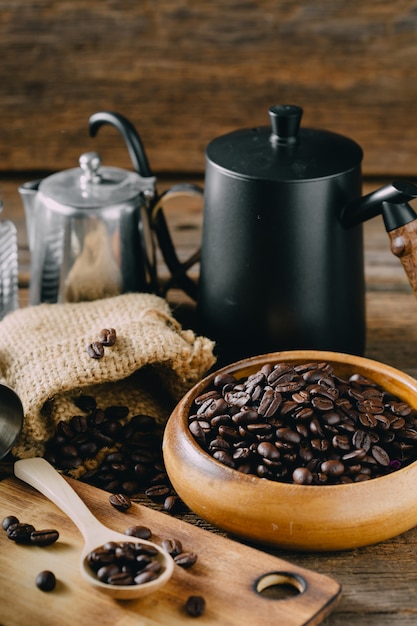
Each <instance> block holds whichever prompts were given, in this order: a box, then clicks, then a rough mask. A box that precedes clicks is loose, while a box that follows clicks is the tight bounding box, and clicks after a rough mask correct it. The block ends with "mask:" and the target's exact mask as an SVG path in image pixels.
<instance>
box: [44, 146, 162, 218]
mask: <svg viewBox="0 0 417 626" xmlns="http://www.w3.org/2000/svg"><path fill="white" fill-rule="evenodd" d="M79 164H80V167H78V168H72V169H69V170H63V171H61V172H57V173H55V174H52V175H51V176H48V177H47V178H44V179H43V180H42V182H41V183H40V186H39V191H41V192H42V193H43V194H44V196H46V197H47V198H50V199H52V200H54V201H56V202H58V203H59V204H60V205H63V206H68V207H71V208H80V209H93V208H101V207H106V206H114V205H116V204H121V203H123V202H129V201H132V200H133V199H134V198H136V197H137V196H138V194H139V193H140V192H144V191H145V190H147V189H149V190H152V189H153V184H154V182H155V178H154V177H146V178H145V177H142V176H140V175H139V174H137V173H136V172H130V171H128V170H124V169H121V168H118V167H109V166H105V167H104V166H102V165H101V158H100V156H99V155H98V154H97V152H86V153H84V154H82V155H81V156H80V159H79Z"/></svg>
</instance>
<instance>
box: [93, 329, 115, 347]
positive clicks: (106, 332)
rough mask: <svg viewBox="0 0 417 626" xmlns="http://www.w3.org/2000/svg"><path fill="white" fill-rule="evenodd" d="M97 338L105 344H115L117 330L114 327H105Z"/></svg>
mask: <svg viewBox="0 0 417 626" xmlns="http://www.w3.org/2000/svg"><path fill="white" fill-rule="evenodd" d="M97 339H98V341H99V342H100V343H102V344H103V346H114V344H115V343H116V331H115V330H114V328H103V329H102V330H100V332H99V334H98V336H97Z"/></svg>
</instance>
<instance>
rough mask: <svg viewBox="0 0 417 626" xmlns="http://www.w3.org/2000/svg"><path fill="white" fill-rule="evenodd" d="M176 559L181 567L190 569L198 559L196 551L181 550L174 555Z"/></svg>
mask: <svg viewBox="0 0 417 626" xmlns="http://www.w3.org/2000/svg"><path fill="white" fill-rule="evenodd" d="M174 561H175V563H176V564H177V565H179V566H180V567H183V568H184V569H188V568H190V567H192V566H193V565H194V563H195V562H196V561H197V555H196V554H195V553H194V552H180V554H177V555H176V556H174Z"/></svg>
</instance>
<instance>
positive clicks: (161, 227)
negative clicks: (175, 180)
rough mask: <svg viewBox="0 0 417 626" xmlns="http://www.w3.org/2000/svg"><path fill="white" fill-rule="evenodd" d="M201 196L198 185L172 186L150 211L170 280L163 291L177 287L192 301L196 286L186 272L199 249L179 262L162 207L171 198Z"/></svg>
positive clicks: (195, 261)
mask: <svg viewBox="0 0 417 626" xmlns="http://www.w3.org/2000/svg"><path fill="white" fill-rule="evenodd" d="M203 195H204V190H203V189H202V188H201V187H199V186H198V185H193V184H189V183H182V184H178V185H173V186H172V187H170V189H168V190H167V191H165V192H164V193H162V194H161V195H160V196H159V197H157V199H156V201H155V203H154V204H153V206H152V207H151V211H150V221H151V227H152V228H153V230H154V231H155V233H156V237H157V240H158V244H159V247H160V249H161V252H162V256H163V258H164V261H165V264H166V266H167V267H168V269H169V271H170V273H171V278H170V279H169V280H168V282H167V283H166V284H165V286H164V290H163V291H164V293H166V292H167V291H168V290H169V289H171V288H172V287H174V286H176V285H177V286H178V287H180V288H181V289H182V290H183V291H185V293H186V294H187V295H188V296H190V298H191V299H192V300H197V284H196V282H195V281H194V280H193V279H192V278H190V277H189V276H188V275H187V271H188V270H189V269H190V268H191V267H192V266H193V265H195V264H196V263H198V262H199V261H200V249H197V250H196V251H195V252H194V254H192V255H191V256H190V257H189V258H188V259H187V260H186V261H184V262H181V261H180V260H179V258H178V255H177V253H176V251H175V247H174V244H173V242H172V238H171V235H170V232H169V229H168V225H167V222H166V219H165V214H164V212H163V207H164V204H165V202H166V201H167V200H169V199H172V198H180V197H184V196H191V197H199V198H201V197H202V196H203Z"/></svg>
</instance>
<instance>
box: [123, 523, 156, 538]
mask: <svg viewBox="0 0 417 626" xmlns="http://www.w3.org/2000/svg"><path fill="white" fill-rule="evenodd" d="M125 535H129V536H130V537H137V538H138V539H150V538H151V537H152V531H151V529H150V528H148V527H147V526H130V528H127V529H126V530H125Z"/></svg>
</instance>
